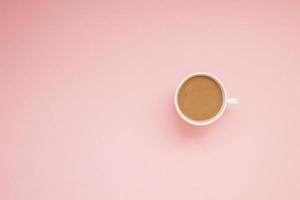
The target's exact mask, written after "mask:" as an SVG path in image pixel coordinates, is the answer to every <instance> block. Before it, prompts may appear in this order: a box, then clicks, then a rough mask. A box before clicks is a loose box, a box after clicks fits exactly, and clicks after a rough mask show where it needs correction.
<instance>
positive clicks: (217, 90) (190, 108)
mask: <svg viewBox="0 0 300 200" xmlns="http://www.w3.org/2000/svg"><path fill="white" fill-rule="evenodd" d="M237 103H238V99H236V98H228V97H227V93H226V90H225V88H224V85H223V83H222V82H221V81H220V79H218V78H217V77H215V76H214V75H212V74H209V73H206V72H198V73H194V74H191V75H189V76H187V77H186V78H184V79H183V80H182V81H181V82H180V84H179V85H178V87H177V89H176V93H175V107H176V111H177V113H178V114H179V115H180V117H181V118H182V119H183V120H185V121H186V122H188V123H190V124H192V125H196V126H204V125H208V124H211V123H213V122H215V121H216V120H217V119H219V118H220V117H221V115H222V114H223V113H224V111H225V108H226V106H227V104H237Z"/></svg>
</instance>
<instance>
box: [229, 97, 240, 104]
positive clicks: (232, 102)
mask: <svg viewBox="0 0 300 200" xmlns="http://www.w3.org/2000/svg"><path fill="white" fill-rule="evenodd" d="M226 102H227V103H228V104H232V105H236V104H238V103H239V100H238V99H237V98H227V100H226Z"/></svg>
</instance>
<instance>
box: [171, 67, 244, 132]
mask: <svg viewBox="0 0 300 200" xmlns="http://www.w3.org/2000/svg"><path fill="white" fill-rule="evenodd" d="M196 76H206V77H209V78H211V79H213V80H215V81H216V83H217V84H218V85H219V87H220V88H221V90H222V94H223V103H222V107H221V109H220V111H219V112H218V113H217V114H216V115H215V116H214V117H212V118H210V119H207V120H201V121H198V120H193V119H191V118H189V117H187V116H186V115H185V114H183V112H182V111H181V110H180V108H179V104H178V94H179V91H180V89H181V87H182V85H183V84H184V83H185V82H186V81H187V80H189V79H190V78H192V77H196ZM174 100H175V107H176V111H177V113H178V114H179V116H180V117H181V118H182V119H183V120H184V121H186V122H188V123H190V124H192V125H195V126H205V125H209V124H211V123H213V122H215V121H216V120H218V119H219V118H220V117H221V116H222V115H223V113H224V111H225V109H226V106H227V104H228V103H230V104H237V103H238V100H237V99H235V98H228V97H227V93H226V90H225V87H224V85H223V83H222V82H221V81H220V79H218V78H217V77H216V76H214V75H212V74H210V73H207V72H197V73H193V74H190V75H188V76H187V77H185V78H184V79H183V80H182V81H181V82H180V83H179V85H178V86H177V89H176V92H175V99H174Z"/></svg>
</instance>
